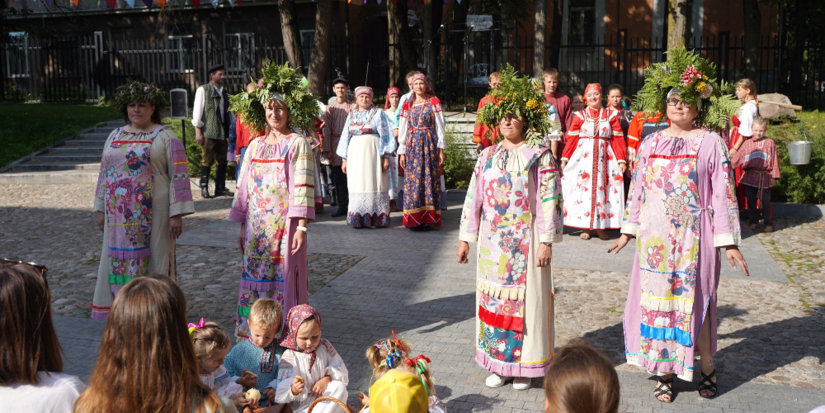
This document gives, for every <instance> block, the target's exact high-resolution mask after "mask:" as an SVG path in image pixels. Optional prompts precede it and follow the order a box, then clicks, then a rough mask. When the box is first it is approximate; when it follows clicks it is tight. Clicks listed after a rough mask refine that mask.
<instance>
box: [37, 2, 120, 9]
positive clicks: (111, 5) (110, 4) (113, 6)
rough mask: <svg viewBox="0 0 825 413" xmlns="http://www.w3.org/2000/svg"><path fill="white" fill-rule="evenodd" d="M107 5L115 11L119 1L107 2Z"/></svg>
mask: <svg viewBox="0 0 825 413" xmlns="http://www.w3.org/2000/svg"><path fill="white" fill-rule="evenodd" d="M47 1H48V0H47ZM106 3H107V4H108V5H109V7H111V8H112V10H114V9H115V4H117V0H106Z"/></svg>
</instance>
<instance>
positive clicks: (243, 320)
mask: <svg viewBox="0 0 825 413" xmlns="http://www.w3.org/2000/svg"><path fill="white" fill-rule="evenodd" d="M261 145H264V144H263V143H261ZM250 149H253V148H251V147H250ZM276 150H278V149H277V148H276ZM288 150H289V145H284V149H283V153H279V154H276V156H275V157H273V158H272V159H262V158H258V157H257V156H258V154H259V153H260V151H259V146H256V147H255V148H254V152H252V151H247V156H252V157H253V158H252V159H251V160H250V164H249V171H248V172H247V173H248V174H249V175H248V180H247V182H248V184H247V185H248V186H247V191H248V193H249V200H248V205H249V211H248V214H247V219H246V230H245V231H244V233H245V236H244V257H243V273H242V274H241V288H240V296H239V298H238V318H237V320H236V323H237V329H238V331H237V333H238V335H241V336H243V337H248V336H249V327H248V324H247V317H248V316H249V309H250V308H251V307H252V304H253V303H254V302H255V300H257V299H258V298H271V299H273V300H277V301H278V302H280V303H283V302H284V296H283V295H284V293H283V291H284V275H285V272H286V268H285V265H286V261H285V258H284V254H289V253H290V251H289V245H288V242H287V241H288V238H289V237H288V236H287V234H286V231H287V223H288V219H287V211H288V209H289V186H288V184H287V179H286V171H285V166H284V156H285V154H286V152H287V151H288Z"/></svg>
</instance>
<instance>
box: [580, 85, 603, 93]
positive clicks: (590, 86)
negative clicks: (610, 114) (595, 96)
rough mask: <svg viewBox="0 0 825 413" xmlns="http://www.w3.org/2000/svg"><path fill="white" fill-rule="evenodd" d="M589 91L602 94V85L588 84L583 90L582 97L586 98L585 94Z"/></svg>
mask: <svg viewBox="0 0 825 413" xmlns="http://www.w3.org/2000/svg"><path fill="white" fill-rule="evenodd" d="M591 90H595V91H597V92H599V93H602V85H600V84H598V83H590V84H589V85H587V87H586V88H584V96H587V92H590V91H591Z"/></svg>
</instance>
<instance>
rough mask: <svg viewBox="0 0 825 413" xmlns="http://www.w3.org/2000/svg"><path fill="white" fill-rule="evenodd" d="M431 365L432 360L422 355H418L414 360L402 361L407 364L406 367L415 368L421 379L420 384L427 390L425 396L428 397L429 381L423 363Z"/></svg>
mask: <svg viewBox="0 0 825 413" xmlns="http://www.w3.org/2000/svg"><path fill="white" fill-rule="evenodd" d="M425 361H426V362H427V363H432V360H430V359H429V358H427V357H426V356H424V355H423V354H421V355H419V356H418V357H416V358H414V359H407V360H406V361H404V362H405V363H407V365H408V366H410V367H413V368H415V370H416V371H417V372H418V376H419V377H421V382H422V383H424V388H426V389H427V395H428V396H429V395H430V381H429V380H427V374H426V373H427V369H425V368H424V362H425Z"/></svg>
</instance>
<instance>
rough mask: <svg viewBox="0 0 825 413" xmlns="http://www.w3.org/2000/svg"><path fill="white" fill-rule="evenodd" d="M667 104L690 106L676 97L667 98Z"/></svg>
mask: <svg viewBox="0 0 825 413" xmlns="http://www.w3.org/2000/svg"><path fill="white" fill-rule="evenodd" d="M667 105H668V106H681V107H684V108H689V107H690V104H688V103H685V102H682V101H681V100H679V99H676V98H673V99H668V100H667Z"/></svg>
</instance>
